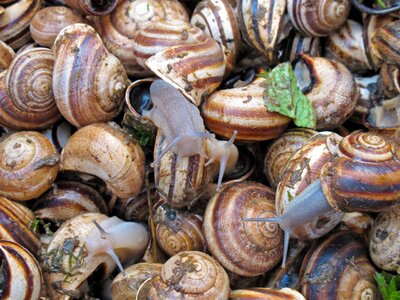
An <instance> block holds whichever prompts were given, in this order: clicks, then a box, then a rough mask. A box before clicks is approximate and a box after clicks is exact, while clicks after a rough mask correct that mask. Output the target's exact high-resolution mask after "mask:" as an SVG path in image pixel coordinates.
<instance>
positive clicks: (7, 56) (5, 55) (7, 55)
mask: <svg viewBox="0 0 400 300" xmlns="http://www.w3.org/2000/svg"><path fill="white" fill-rule="evenodd" d="M14 57H15V52H14V50H13V49H12V48H11V47H10V46H8V45H7V44H6V43H4V42H3V41H0V72H2V71H4V70H6V69H8V67H9V65H10V64H11V62H12V60H13V59H14Z"/></svg>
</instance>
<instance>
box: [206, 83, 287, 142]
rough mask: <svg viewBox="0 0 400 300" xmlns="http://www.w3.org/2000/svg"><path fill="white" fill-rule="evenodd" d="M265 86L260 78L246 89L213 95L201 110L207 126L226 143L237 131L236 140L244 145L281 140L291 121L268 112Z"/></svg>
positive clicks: (235, 89)
mask: <svg viewBox="0 0 400 300" xmlns="http://www.w3.org/2000/svg"><path fill="white" fill-rule="evenodd" d="M266 85H267V82H266V80H265V79H263V78H257V79H255V80H254V81H253V82H252V83H250V84H248V85H246V86H245V87H240V88H232V89H228V90H220V91H217V92H215V93H213V94H212V95H211V96H210V97H209V98H208V99H207V100H206V101H205V102H204V104H203V106H202V114H203V118H204V124H205V126H206V127H207V128H208V129H210V130H211V131H213V132H214V133H216V134H217V135H220V136H222V137H224V138H227V139H229V138H230V137H231V135H232V132H233V131H234V130H237V131H238V134H237V137H236V140H237V141H243V142H254V141H265V140H269V139H273V138H275V137H277V136H279V135H280V134H281V133H282V132H283V131H284V130H285V129H286V127H287V126H288V124H289V122H290V119H289V118H287V117H285V116H283V115H281V114H278V113H275V112H269V111H268V110H267V109H266V108H265V105H264V100H263V95H264V91H265V88H266Z"/></svg>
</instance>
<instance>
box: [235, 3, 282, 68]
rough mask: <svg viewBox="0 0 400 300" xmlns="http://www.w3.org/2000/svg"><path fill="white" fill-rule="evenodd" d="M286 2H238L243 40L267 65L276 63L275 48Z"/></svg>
mask: <svg viewBox="0 0 400 300" xmlns="http://www.w3.org/2000/svg"><path fill="white" fill-rule="evenodd" d="M285 12H286V1H285V0H279V1H268V0H259V1H257V2H253V1H252V0H240V2H239V12H238V14H239V18H238V19H239V22H240V30H241V33H242V35H243V37H244V39H245V40H246V41H247V42H248V43H249V44H250V45H252V46H253V47H254V48H255V49H256V50H257V51H258V52H260V53H261V54H263V55H264V56H265V57H266V58H267V61H268V64H269V65H272V64H274V63H276V59H277V57H276V55H277V51H276V47H277V45H278V42H279V37H280V36H279V35H280V33H281V30H282V27H283V20H284V16H285Z"/></svg>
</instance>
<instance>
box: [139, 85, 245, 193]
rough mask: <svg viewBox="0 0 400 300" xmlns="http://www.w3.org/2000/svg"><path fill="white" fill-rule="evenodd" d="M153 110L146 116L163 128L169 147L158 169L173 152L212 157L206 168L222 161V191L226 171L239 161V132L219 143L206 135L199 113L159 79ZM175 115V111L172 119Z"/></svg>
mask: <svg viewBox="0 0 400 300" xmlns="http://www.w3.org/2000/svg"><path fill="white" fill-rule="evenodd" d="M150 95H151V99H152V102H153V108H152V109H151V110H150V111H148V112H146V113H144V114H143V115H144V116H146V117H147V118H149V119H151V120H152V121H153V123H154V124H155V125H156V126H157V127H158V128H160V129H162V131H163V133H164V135H165V137H166V139H167V141H168V146H167V147H166V148H165V149H164V150H163V151H162V152H161V153H160V154H159V155H158V156H157V158H156V159H155V160H154V162H153V163H152V165H153V166H154V165H155V164H156V163H157V162H158V161H159V160H160V159H161V158H162V157H163V156H164V155H165V154H166V153H167V152H168V151H169V150H171V151H173V152H174V153H176V154H177V155H178V157H177V160H178V161H179V160H180V159H181V158H182V157H186V156H192V155H195V154H200V156H204V157H208V161H207V162H206V163H205V166H207V165H209V164H211V163H213V162H218V163H219V166H220V171H219V177H218V188H219V187H221V184H222V178H223V175H224V172H229V170H232V169H233V168H234V166H235V164H236V161H237V159H238V150H237V148H236V146H235V145H234V144H233V141H234V139H235V137H236V134H237V133H234V134H233V136H232V137H231V139H230V140H229V141H228V142H226V141H218V140H217V139H216V138H215V137H214V136H213V135H211V134H210V133H208V132H206V130H205V127H204V124H203V119H202V118H201V116H200V112H199V110H198V109H197V108H196V107H195V106H194V105H193V104H191V103H190V102H189V101H188V100H187V99H186V98H185V97H184V96H183V95H182V94H181V93H180V92H179V91H178V90H177V89H175V88H174V87H173V86H171V85H170V84H169V83H167V82H165V81H163V80H156V81H154V82H153V83H152V84H151V86H150ZM171 112H174V115H173V118H171Z"/></svg>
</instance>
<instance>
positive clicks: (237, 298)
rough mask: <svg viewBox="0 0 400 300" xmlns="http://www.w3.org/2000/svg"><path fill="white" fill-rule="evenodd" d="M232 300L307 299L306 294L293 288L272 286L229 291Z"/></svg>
mask: <svg viewBox="0 0 400 300" xmlns="http://www.w3.org/2000/svg"><path fill="white" fill-rule="evenodd" d="M229 299H230V300H246V299H254V300H263V299H271V300H289V299H290V300H305V299H306V298H304V296H303V295H302V294H300V293H299V292H298V291H296V290H294V289H291V288H283V289H271V288H251V289H244V290H235V291H232V292H230V293H229Z"/></svg>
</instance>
